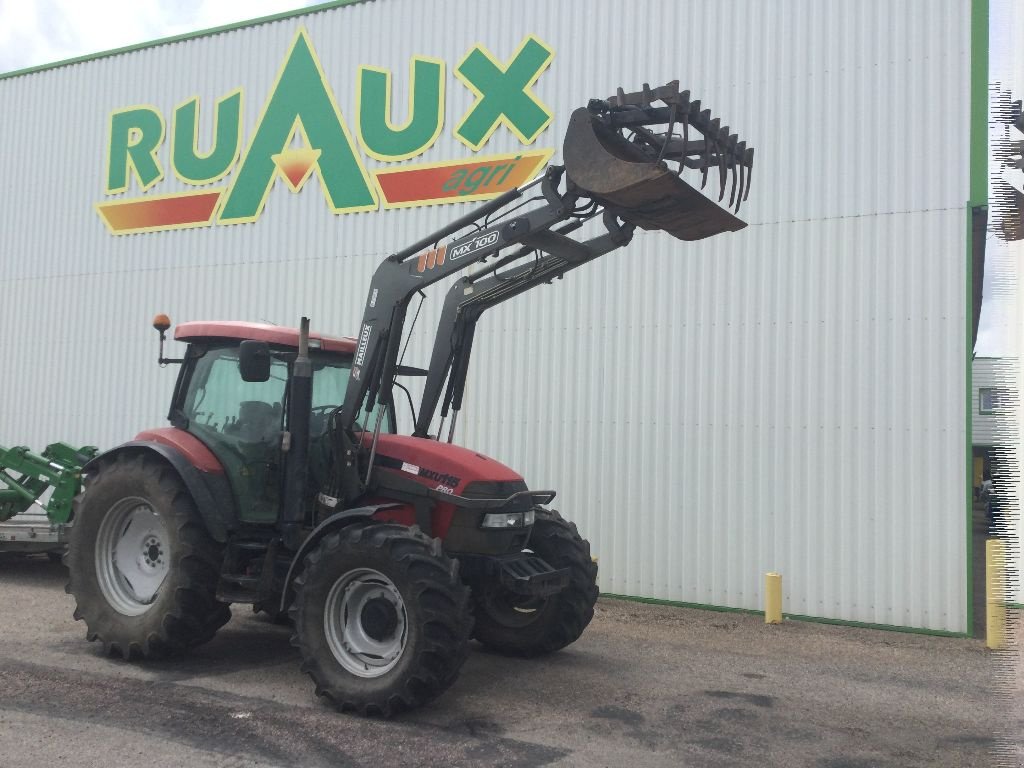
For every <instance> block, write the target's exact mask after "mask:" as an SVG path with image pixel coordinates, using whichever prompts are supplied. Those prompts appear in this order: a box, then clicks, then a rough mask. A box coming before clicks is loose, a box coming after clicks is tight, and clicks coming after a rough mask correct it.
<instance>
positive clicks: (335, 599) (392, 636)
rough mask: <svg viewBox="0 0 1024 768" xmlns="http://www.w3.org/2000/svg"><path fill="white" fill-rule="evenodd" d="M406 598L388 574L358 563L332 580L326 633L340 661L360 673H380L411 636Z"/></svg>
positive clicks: (398, 655) (392, 662)
mask: <svg viewBox="0 0 1024 768" xmlns="http://www.w3.org/2000/svg"><path fill="white" fill-rule="evenodd" d="M407 627H408V617H407V615H406V611H405V601H404V600H402V595H401V594H400V593H399V591H398V588H397V587H396V586H395V585H394V582H392V581H391V579H389V578H388V577H387V576H385V575H384V574H383V573H381V572H380V571H375V570H373V569H371V568H357V569H355V570H351V571H349V572H348V573H346V574H344V575H343V576H342V577H341V578H340V579H338V580H337V581H336V582H334V586H332V587H331V591H330V593H329V594H328V595H327V604H326V605H325V607H324V635H325V636H326V638H327V645H328V646H329V647H330V649H331V653H333V654H334V658H336V659H337V660H338V663H339V664H341V666H342V667H344V668H345V670H346V671H348V672H351V673H352V674H353V675H356V676H358V677H380V676H381V675H383V674H385V673H387V672H388V671H390V670H391V669H392V668H394V666H395V665H396V664H398V662H399V660H401V658H402V653H403V652H404V651H405V646H406V642H407V640H408V631H407Z"/></svg>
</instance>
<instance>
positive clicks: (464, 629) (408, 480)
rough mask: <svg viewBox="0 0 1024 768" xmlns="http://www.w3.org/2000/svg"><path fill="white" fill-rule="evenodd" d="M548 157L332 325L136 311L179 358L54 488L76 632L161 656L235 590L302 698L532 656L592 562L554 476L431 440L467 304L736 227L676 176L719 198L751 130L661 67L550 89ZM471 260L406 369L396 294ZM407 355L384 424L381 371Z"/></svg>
mask: <svg viewBox="0 0 1024 768" xmlns="http://www.w3.org/2000/svg"><path fill="white" fill-rule="evenodd" d="M563 157H564V161H565V164H564V166H551V167H549V168H548V169H547V170H546V171H545V172H544V173H543V174H542V175H541V176H540V177H539V178H538V179H536V180H534V181H533V182H531V183H529V184H527V185H525V186H523V187H521V188H519V189H515V190H512V191H510V192H507V193H505V194H503V195H501V196H500V197H498V198H496V199H494V200H492V201H489V202H487V203H485V204H483V205H481V206H480V207H479V208H477V209H476V210H475V211H473V212H472V213H470V214H468V215H465V216H463V217H461V218H459V219H457V220H455V221H453V222H452V223H451V224H449V225H448V226H446V227H444V228H442V229H441V230H439V231H437V232H434V233H432V234H431V235H429V236H427V237H424V238H423V239H422V240H420V241H419V242H417V243H415V244H413V245H411V246H409V247H408V248H405V249H404V250H402V251H399V252H397V253H395V254H393V255H391V256H389V257H388V258H387V259H385V260H384V261H383V262H382V263H381V264H380V265H379V266H378V268H377V270H376V272H375V273H374V276H373V278H372V280H371V283H370V286H369V290H368V292H367V299H366V304H365V307H364V311H363V318H362V322H361V324H360V326H359V329H358V334H357V336H356V337H355V338H333V337H329V336H324V335H320V334H315V333H311V332H310V331H309V327H308V321H307V320H306V319H305V318H303V320H302V323H301V324H300V328H299V329H288V328H280V327H277V326H269V325H261V324H252V323H240V322H190V323H183V324H180V325H178V326H177V327H176V329H175V338H176V339H177V340H179V341H183V342H186V343H187V344H188V346H187V349H186V351H185V354H184V356H183V357H182V358H180V359H176V360H170V359H168V358H165V357H164V354H163V343H164V339H165V332H166V331H167V330H168V329H169V328H170V321H169V320H168V319H167V318H166V317H164V316H158V318H157V321H156V322H155V323H154V325H155V327H156V328H157V329H158V331H159V332H160V339H161V347H160V362H161V363H164V364H166V363H176V364H180V370H179V374H178V380H177V384H176V386H175V390H174V394H173V397H172V402H171V406H170V410H169V414H168V417H169V421H170V424H171V426H170V427H166V428H161V429H155V430H149V431H147V432H143V433H141V434H140V435H139V436H137V438H136V439H135V440H134V441H132V442H129V443H126V444H124V445H122V446H119V447H118V448H115V449H114V450H112V451H109V452H107V453H104V454H102V455H100V456H98V457H97V458H95V459H94V460H93V461H91V462H90V463H89V464H87V465H86V466H85V467H84V470H83V471H84V475H85V489H84V492H83V493H82V494H81V495H80V496H79V497H78V498H77V500H76V502H75V510H74V525H73V529H72V541H71V546H70V550H69V555H68V558H67V563H68V567H69V571H70V581H69V585H68V591H69V592H70V593H71V594H72V595H73V596H74V598H75V601H76V609H75V617H76V618H79V619H83V620H84V621H85V622H86V625H87V637H88V638H89V639H90V640H98V641H100V642H101V643H102V644H103V646H104V649H105V650H106V651H107V652H111V653H118V654H121V655H122V656H124V657H125V658H130V657H133V656H140V657H143V658H150V657H158V656H164V655H169V654H175V653H178V652H181V651H183V650H186V649H188V648H190V647H193V646H195V645H198V644H200V643H203V642H205V641H207V640H209V639H210V638H212V637H213V636H214V634H215V632H216V631H217V629H218V628H219V627H220V626H221V625H223V624H224V623H225V622H226V621H227V620H228V619H229V618H230V612H229V610H228V606H229V604H231V603H247V604H251V605H253V607H254V608H256V609H257V610H262V611H266V612H268V613H270V614H272V615H274V616H276V617H283V616H288V617H289V618H290V619H291V621H292V622H293V624H294V628H295V636H294V638H293V643H294V644H295V645H296V646H297V647H298V649H299V653H300V655H301V657H302V668H303V669H304V670H305V671H306V672H308V673H309V675H310V676H311V677H312V678H313V680H314V682H315V685H316V692H317V694H319V695H323V696H326V697H327V698H328V699H329V700H330V701H332V702H333V703H334V704H335V706H337V707H338V708H339V709H341V710H355V711H358V712H360V713H363V714H378V715H383V716H390V715H392V714H395V713H397V712H399V711H402V710H406V709H410V708H413V707H416V706H420V705H422V704H424V703H426V702H428V701H430V700H431V699H433V698H435V697H436V696H438V695H439V694H440V693H442V692H443V691H444V690H446V689H447V688H448V687H449V686H451V684H452V683H453V682H454V681H455V679H456V677H457V676H458V673H459V670H460V668H461V666H462V664H463V662H464V661H465V658H466V655H467V653H468V643H469V640H470V639H471V638H475V639H476V640H478V641H479V642H481V643H482V644H484V645H486V646H488V647H490V648H492V649H495V650H497V651H500V652H504V653H508V654H514V655H520V656H536V655H540V654H545V653H549V652H552V651H555V650H558V649H560V648H563V647H565V646H566V645H569V644H570V643H572V642H574V641H575V640H576V639H577V638H579V637H580V635H581V634H582V632H583V630H584V629H585V628H586V626H587V624H588V623H589V622H590V620H591V618H592V617H593V608H594V603H595V601H596V599H597V595H598V590H597V581H596V580H597V566H596V564H595V561H594V560H593V558H592V557H591V554H590V546H589V544H588V543H587V542H586V540H584V539H583V538H582V537H581V536H580V534H579V532H578V531H577V529H576V527H575V526H574V525H573V524H572V523H571V522H569V521H568V520H566V519H564V518H563V517H561V515H559V513H558V512H556V511H554V510H552V509H550V508H549V506H548V505H549V504H550V503H551V501H552V500H553V499H554V497H555V492H554V491H553V490H540V489H532V488H529V487H528V486H527V484H526V482H525V481H524V479H523V478H522V477H521V476H520V475H519V474H518V473H517V472H515V471H514V470H512V469H510V468H508V467H506V466H504V465H502V464H500V463H499V462H497V461H495V460H493V459H491V458H488V457H486V456H482V455H480V454H478V453H476V452H474V451H471V450H468V449H466V448H462V447H460V446H457V445H455V444H453V442H452V440H453V438H454V433H455V424H456V420H457V416H458V412H459V410H460V408H461V403H462V398H463V393H464V390H465V386H466V378H467V371H468V365H469V357H470V353H471V351H472V344H473V335H474V330H475V327H476V323H477V321H478V319H479V317H480V316H481V314H482V313H483V312H484V311H485V310H486V309H488V308H490V307H493V306H495V305H497V304H499V303H501V302H503V301H506V300H508V299H511V298H513V297H515V296H517V295H520V294H522V293H523V292H525V291H528V290H530V289H531V288H533V287H536V286H539V285H542V284H544V283H546V282H549V281H551V280H552V279H555V278H558V277H562V276H563V275H565V274H566V273H568V272H570V271H571V270H573V269H575V268H577V267H580V266H583V265H584V264H587V263H589V262H591V261H593V260H595V259H597V258H599V257H600V256H602V255H604V254H607V253H610V252H612V251H614V250H616V249H618V248H621V247H623V246H625V245H627V244H628V243H629V242H630V240H631V238H632V237H633V234H634V231H635V229H636V227H641V228H644V229H648V230H664V231H666V232H668V233H669V234H671V235H673V236H675V237H676V238H678V239H681V240H696V239H701V238H705V237H711V236H713V235H717V234H720V233H724V232H729V231H736V230H739V229H741V228H743V227H744V226H745V225H744V223H743V222H742V221H741V220H740V219H738V218H737V217H736V216H735V215H734V213H733V212H731V211H730V210H726V209H725V208H723V207H721V206H719V205H718V204H717V203H716V202H714V201H713V200H711V199H709V198H707V197H705V196H704V195H703V194H702V193H701V192H700V191H698V190H696V189H694V188H693V187H691V186H690V185H689V184H688V183H687V182H685V181H684V180H683V178H682V174H683V173H684V172H691V173H695V174H698V175H699V176H700V178H701V181H702V186H703V184H706V182H707V181H708V179H709V178H712V179H716V180H717V182H718V191H719V201H720V202H722V201H725V199H726V195H728V203H727V205H728V206H729V208H730V209H732V211H737V212H738V210H739V207H740V205H741V204H742V201H743V200H744V199H745V198H746V196H747V193H748V191H749V185H750V171H751V168H752V164H753V150H752V149H749V148H747V147H746V145H745V143H744V142H741V141H739V139H738V137H737V136H736V135H734V134H732V133H731V132H730V130H729V128H727V127H725V128H723V127H721V125H720V123H719V121H718V120H717V119H712V117H711V115H710V112H709V111H708V110H705V109H703V108H702V106H701V104H700V102H699V101H695V100H691V99H690V96H689V93H688V92H686V91H683V92H680V91H679V89H678V83H676V82H672V83H669V84H668V85H665V86H662V87H660V88H655V89H651V88H649V87H648V86H646V85H645V86H644V88H643V89H642V90H641V91H638V92H636V93H624V92H623V91H621V90H620V91H618V92H617V93H616V94H615V95H614V96H612V97H610V98H608V99H604V100H593V101H591V102H590V103H589V104H588V105H587V106H586V107H583V108H580V109H578V110H576V111H575V112H574V113H573V115H572V118H571V121H570V124H569V129H568V131H567V134H566V138H565V144H564V148H563ZM584 231H586V232H588V233H589V234H588V235H587V236H586V237H584V238H581V239H575V238H573V237H571V235H573V234H579V233H582V232H584ZM471 265H483V266H482V268H481V269H479V270H478V271H476V272H475V273H473V274H471V275H467V276H464V277H462V278H461V279H459V280H457V281H456V282H455V283H454V284H453V285H452V287H451V288H450V290H449V291H448V294H447V297H446V299H445V305H444V308H443V310H442V313H441V320H440V323H439V326H438V330H437V334H436V338H435V343H434V349H433V352H432V354H431V359H430V364H429V369H427V370H424V369H419V368H414V367H411V366H408V365H405V364H404V359H403V357H404V348H403V339H404V338H407V335H408V334H406V333H405V332H404V331H405V322H406V316H407V311H408V308H409V305H410V302H411V301H412V300H413V298H414V297H416V296H417V295H420V296H422V295H424V293H423V292H424V290H425V289H426V288H428V287H429V286H430V285H432V284H434V283H437V282H439V281H441V280H443V279H445V278H447V277H450V276H453V275H456V274H457V273H460V272H463V271H464V270H466V268H467V267H470V266H471ZM413 322H415V319H414V320H413ZM416 376H419V377H425V381H424V391H423V396H422V400H421V403H420V407H419V410H418V412H417V411H415V410H414V412H413V421H414V429H413V432H412V434H411V435H401V434H398V433H397V414H396V397H395V394H396V390H399V391H404V392H405V393H406V394H408V391H409V390H408V389H407V388H406V386H405V384H404V383H403V381H404V382H406V383H407V379H408V377H416ZM407 400H408V402H409V405H410V407H411V406H412V398H411V396H410V397H408V398H407ZM439 405H440V408H441V417H440V420H439V421H437V423H436V429H434V425H435V416H436V412H437V410H438V406H439ZM449 419H450V420H449ZM446 421H447V434H446V435H444V434H442V433H443V432H444V429H445V422H446ZM432 429H433V432H432Z"/></svg>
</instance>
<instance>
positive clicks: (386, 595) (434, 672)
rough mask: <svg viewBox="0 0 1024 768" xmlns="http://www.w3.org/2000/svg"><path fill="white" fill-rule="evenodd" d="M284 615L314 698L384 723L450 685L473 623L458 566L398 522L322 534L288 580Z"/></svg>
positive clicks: (435, 542) (432, 543)
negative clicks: (289, 596)
mask: <svg viewBox="0 0 1024 768" xmlns="http://www.w3.org/2000/svg"><path fill="white" fill-rule="evenodd" d="M290 614H291V617H292V619H293V621H294V623H295V630H296V634H295V637H294V638H293V639H292V643H293V644H294V645H296V646H298V648H299V651H300V653H301V655H302V669H303V671H304V672H307V673H308V674H309V675H310V677H312V678H313V682H315V683H316V693H317V695H318V696H326V697H327V698H328V699H330V701H331V702H332V703H333V704H334V706H335V707H336V708H338V709H340V710H342V711H356V712H359V713H360V714H363V715H379V716H383V717H391V716H392V715H394V714H397V713H398V712H401V711H404V710H407V709H413V708H414V707H418V706H420V705H422V704H425V703H426V702H428V701H430V700H431V699H434V698H435V697H437V696H439V695H440V694H441V693H443V692H444V691H445V690H447V689H448V687H449V686H451V684H452V683H454V682H455V679H456V678H457V677H458V674H459V670H460V669H461V668H462V664H463V662H465V660H466V655H467V653H468V650H469V633H470V629H471V627H472V623H473V618H472V614H471V612H470V609H469V589H468V588H467V587H466V586H465V585H463V584H462V582H461V581H459V570H458V563H457V562H456V561H454V560H451V559H450V558H448V557H447V556H446V555H445V554H444V551H443V549H442V547H441V542H440V540H439V539H431V538H429V537H427V536H425V535H424V534H423V533H421V532H420V530H419V528H416V527H412V528H407V527H405V526H402V525H396V524H370V525H361V526H355V527H350V528H346V529H344V530H342V531H339V532H337V533H331V534H328V535H327V536H325V537H324V539H323V540H322V541H321V542H320V544H319V545H318V546H317V547H316V549H314V550H313V551H312V552H311V553H310V554H309V555H307V556H306V560H305V567H304V569H303V572H302V574H301V575H300V576H299V577H297V578H296V579H295V600H294V602H293V603H292V607H291V610H290Z"/></svg>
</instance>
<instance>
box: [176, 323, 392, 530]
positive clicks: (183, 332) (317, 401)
mask: <svg viewBox="0 0 1024 768" xmlns="http://www.w3.org/2000/svg"><path fill="white" fill-rule="evenodd" d="M174 338H175V339H176V340H178V341H184V342H187V343H188V345H189V346H188V350H187V352H186V354H185V357H184V359H183V361H182V367H181V372H180V374H179V378H178V383H177V386H176V387H175V392H174V398H173V400H172V403H171V410H170V413H169V418H170V421H171V423H172V424H173V425H174V427H176V428H177V429H180V430H183V431H185V432H187V433H189V434H190V435H191V436H192V437H194V438H196V439H197V440H199V441H200V442H201V443H202V444H203V445H204V446H206V448H208V449H209V450H210V451H211V452H212V453H213V455H214V456H216V458H217V460H218V461H219V463H220V464H221V465H222V466H223V468H224V472H225V474H226V475H227V477H228V479H229V481H230V482H231V485H232V489H233V491H234V495H235V498H236V500H237V511H238V517H239V521H240V522H242V523H272V522H274V521H275V520H277V518H278V510H279V509H280V505H281V487H282V483H283V481H284V474H283V468H284V458H285V457H284V454H285V453H286V452H287V450H288V448H289V445H288V442H289V438H290V436H291V434H292V433H293V425H292V424H289V420H288V409H287V399H288V393H289V381H290V377H291V371H292V366H293V364H294V362H295V359H296V356H297V354H298V345H299V332H298V331H297V330H296V329H294V328H284V327H280V326H275V325H268V324H264V323H246V322H187V323H182V324H180V325H178V326H177V327H176V328H175V332H174ZM309 346H310V350H309V358H310V362H311V369H312V402H311V408H310V411H309V437H310V448H309V477H310V481H311V482H310V485H311V487H312V488H315V487H319V486H321V485H323V484H324V483H325V482H326V480H327V474H328V471H329V463H330V441H329V439H328V425H329V421H330V417H331V414H332V413H333V412H334V411H335V410H336V409H337V408H338V407H339V406H340V405H341V401H342V399H343V397H344V393H345V385H346V383H347V381H348V376H349V370H350V368H351V365H352V353H353V351H354V349H355V340H353V339H348V338H336V337H332V336H325V335H320V334H310V338H309ZM384 423H385V424H386V425H387V428H388V430H390V428H391V425H392V424H393V423H394V420H393V418H392V415H391V414H390V413H389V414H387V417H386V418H385V419H384ZM308 495H310V496H312V494H308Z"/></svg>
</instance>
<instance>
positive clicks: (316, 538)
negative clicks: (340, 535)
mask: <svg viewBox="0 0 1024 768" xmlns="http://www.w3.org/2000/svg"><path fill="white" fill-rule="evenodd" d="M400 506H402V505H401V504H370V505H368V506H365V507H353V508H352V509H344V510H342V511H341V512H335V513H334V514H333V515H331V516H330V517H328V518H327V519H326V520H324V521H323V522H322V523H320V525H318V526H317V527H316V528H314V529H313V530H312V531H310V534H309V536H307V537H306V538H305V540H304V541H303V542H302V544H301V545H300V546H299V548H298V549H297V550H296V552H295V556H294V557H293V558H292V563H291V565H290V566H288V575H287V576H286V577H285V580H284V589H282V590H281V613H284V612H285V611H286V610H288V606H289V605H291V602H292V581H293V580H294V578H295V576H296V575H297V574H298V572H299V570H301V568H302V561H303V560H304V559H305V557H306V555H308V554H309V553H310V552H312V551H313V548H314V547H315V546H316V545H317V544H319V543H320V540H321V539H322V538H323V537H324V536H326V535H327V534H328V533H331V532H332V531H336V530H338V529H340V528H344V527H346V526H348V525H352V524H353V523H359V522H362V521H364V520H370V519H372V518H373V516H374V515H375V514H376V513H377V512H379V511H380V510H382V509H391V508H392V507H400Z"/></svg>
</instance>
